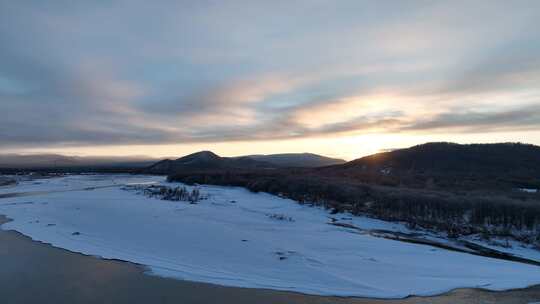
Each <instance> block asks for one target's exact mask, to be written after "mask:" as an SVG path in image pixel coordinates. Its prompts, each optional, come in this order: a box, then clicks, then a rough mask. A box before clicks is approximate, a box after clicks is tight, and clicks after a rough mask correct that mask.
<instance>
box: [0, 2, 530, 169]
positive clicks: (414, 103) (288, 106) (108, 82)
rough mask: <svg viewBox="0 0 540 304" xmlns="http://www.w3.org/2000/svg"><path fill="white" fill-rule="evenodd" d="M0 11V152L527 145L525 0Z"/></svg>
mask: <svg viewBox="0 0 540 304" xmlns="http://www.w3.org/2000/svg"><path fill="white" fill-rule="evenodd" d="M464 12H466V13H464ZM0 18H1V19H2V20H3V21H4V24H5V25H7V26H2V27H0V43H1V44H2V48H1V49H0V64H1V66H2V67H3V69H2V71H0V134H1V136H0V148H2V151H3V153H17V154H28V153H34V154H35V153H54V154H61V155H70V156H95V157H100V156H103V157H112V156H118V157H120V156H121V157H132V156H146V157H151V158H163V157H174V156H182V155H186V154H190V153H193V152H196V151H200V150H211V151H213V152H215V153H217V154H219V155H222V156H239V155H247V154H276V153H303V152H309V153H315V154H320V155H324V156H328V157H332V158H341V159H345V160H352V159H356V158H359V157H362V156H366V155H370V154H373V153H377V152H379V151H385V150H388V149H399V148H406V147H410V146H414V145H417V144H422V143H426V142H434V141H435V142H440V141H447V142H457V143H462V144H466V143H496V142H524V143H531V144H535V145H540V86H539V84H540V43H539V41H540V30H539V29H538V26H537V23H538V21H537V20H539V19H540V3H538V2H531V1H515V2H512V3H509V2H506V1H486V2H480V1H479V2H474V3H471V2H466V1H463V2H462V1H453V2H446V3H445V2H440V3H430V2H423V1H407V2H399V3H396V2H392V1H388V2H386V1H382V2H381V1H343V2H339V3H331V2H311V1H297V2H273V3H267V2H259V1H253V2H241V1H233V2H228V3H207V2H201V3H191V2H189V1H186V2H184V1H179V2H163V3H162V5H161V6H154V5H152V4H148V3H144V2H133V3H131V4H127V3H123V2H111V3H59V4H52V3H47V4H45V3H40V2H32V1H31V2H28V3H16V2H5V3H2V4H0Z"/></svg>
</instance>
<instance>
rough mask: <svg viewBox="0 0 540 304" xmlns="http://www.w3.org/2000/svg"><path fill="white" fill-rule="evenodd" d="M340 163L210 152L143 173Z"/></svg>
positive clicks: (311, 156)
mask: <svg viewBox="0 0 540 304" xmlns="http://www.w3.org/2000/svg"><path fill="white" fill-rule="evenodd" d="M343 163H345V161H344V160H342V159H335V158H328V157H324V156H321V155H316V154H311V153H287V154H270V155H248V156H237V157H221V156H219V155H217V154H215V153H213V152H210V151H201V152H197V153H193V154H189V155H187V156H184V157H181V158H178V159H175V160H171V159H165V160H162V161H159V162H157V163H155V164H153V165H152V166H150V167H148V168H147V169H146V170H145V172H147V173H153V174H172V173H175V172H178V171H198V170H222V169H272V168H283V167H318V166H327V165H333V164H343Z"/></svg>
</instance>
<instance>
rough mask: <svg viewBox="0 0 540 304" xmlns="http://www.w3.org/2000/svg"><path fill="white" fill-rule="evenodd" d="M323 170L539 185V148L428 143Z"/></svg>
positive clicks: (449, 182)
mask: <svg viewBox="0 0 540 304" xmlns="http://www.w3.org/2000/svg"><path fill="white" fill-rule="evenodd" d="M318 171H319V173H321V174H325V175H331V176H342V177H347V178H350V179H354V180H360V181H362V182H368V183H376V184H383V185H391V186H396V185H402V186H412V187H428V188H431V187H439V188H442V187H450V188H460V189H479V188H493V189H497V188H498V187H503V188H512V187H513V188H516V187H521V188H528V187H531V188H538V187H540V147H538V146H534V145H528V144H520V143H499V144H469V145H460V144H455V143H427V144H423V145H418V146H414V147H411V148H407V149H399V150H394V151H391V152H384V153H378V154H374V155H370V156H366V157H363V158H360V159H356V160H353V161H350V162H348V163H346V164H342V165H336V166H330V167H326V168H321V169H319V170H318Z"/></svg>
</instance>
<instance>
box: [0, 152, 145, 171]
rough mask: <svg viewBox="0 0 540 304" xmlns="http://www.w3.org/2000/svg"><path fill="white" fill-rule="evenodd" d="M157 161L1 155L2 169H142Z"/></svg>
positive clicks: (55, 155)
mask: <svg viewBox="0 0 540 304" xmlns="http://www.w3.org/2000/svg"><path fill="white" fill-rule="evenodd" d="M154 162H155V159H152V158H148V157H143V156H132V157H116V156H113V157H81V156H66V155H60V154H0V168H19V169H45V168H49V169H54V168H82V167H100V168H102V167H129V168H141V167H146V166H149V165H150V164H152V163H154Z"/></svg>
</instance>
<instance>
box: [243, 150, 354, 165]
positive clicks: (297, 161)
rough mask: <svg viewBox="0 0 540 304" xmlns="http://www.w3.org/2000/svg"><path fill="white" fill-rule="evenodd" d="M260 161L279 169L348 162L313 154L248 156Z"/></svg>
mask: <svg viewBox="0 0 540 304" xmlns="http://www.w3.org/2000/svg"><path fill="white" fill-rule="evenodd" d="M247 157H249V158H252V159H254V160H258V161H264V162H267V163H271V164H273V165H275V166H278V167H304V168H314V167H323V166H330V165H339V164H344V163H345V162H346V161H345V160H343V159H338V158H330V157H325V156H321V155H317V154H313V153H283V154H269V155H248V156H247Z"/></svg>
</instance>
